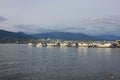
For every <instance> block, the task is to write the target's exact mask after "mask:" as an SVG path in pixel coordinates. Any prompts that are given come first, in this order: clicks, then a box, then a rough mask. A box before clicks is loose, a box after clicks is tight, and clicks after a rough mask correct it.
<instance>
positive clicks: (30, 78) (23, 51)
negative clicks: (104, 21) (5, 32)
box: [0, 44, 120, 80]
mask: <svg viewBox="0 0 120 80" xmlns="http://www.w3.org/2000/svg"><path fill="white" fill-rule="evenodd" d="M0 80H120V49H117V48H57V47H56V48H45V47H42V48H36V47H31V48H30V47H27V46H26V45H24V44H0Z"/></svg>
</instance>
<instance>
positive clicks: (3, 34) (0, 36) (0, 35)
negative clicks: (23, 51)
mask: <svg viewBox="0 0 120 80" xmlns="http://www.w3.org/2000/svg"><path fill="white" fill-rule="evenodd" d="M32 38H34V37H32V36H30V35H27V34H25V33H22V32H17V33H15V32H10V31H5V30H0V40H6V39H32Z"/></svg>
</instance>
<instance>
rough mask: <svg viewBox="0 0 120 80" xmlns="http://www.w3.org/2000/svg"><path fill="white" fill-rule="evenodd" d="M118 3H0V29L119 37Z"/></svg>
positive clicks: (12, 0)
mask: <svg viewBox="0 0 120 80" xmlns="http://www.w3.org/2000/svg"><path fill="white" fill-rule="evenodd" d="M119 8H120V0H0V29H4V30H9V31H15V32H16V31H23V32H27V33H36V32H50V31H64V32H80V33H86V34H92V35H96V34H108V33H109V34H115V35H118V34H120V9H119Z"/></svg>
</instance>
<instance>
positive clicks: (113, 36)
mask: <svg viewBox="0 0 120 80" xmlns="http://www.w3.org/2000/svg"><path fill="white" fill-rule="evenodd" d="M94 37H96V38H97V39H102V40H110V41H113V40H118V39H120V36H116V35H97V36H94Z"/></svg>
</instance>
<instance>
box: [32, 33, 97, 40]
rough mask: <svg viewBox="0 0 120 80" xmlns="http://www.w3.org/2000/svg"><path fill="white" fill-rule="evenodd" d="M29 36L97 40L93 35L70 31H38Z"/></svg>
mask: <svg viewBox="0 0 120 80" xmlns="http://www.w3.org/2000/svg"><path fill="white" fill-rule="evenodd" d="M31 36H34V37H37V38H40V39H42V38H45V39H47V38H51V39H63V40H98V39H97V38H95V37H93V36H89V35H86V34H83V33H70V32H49V33H38V34H31Z"/></svg>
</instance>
